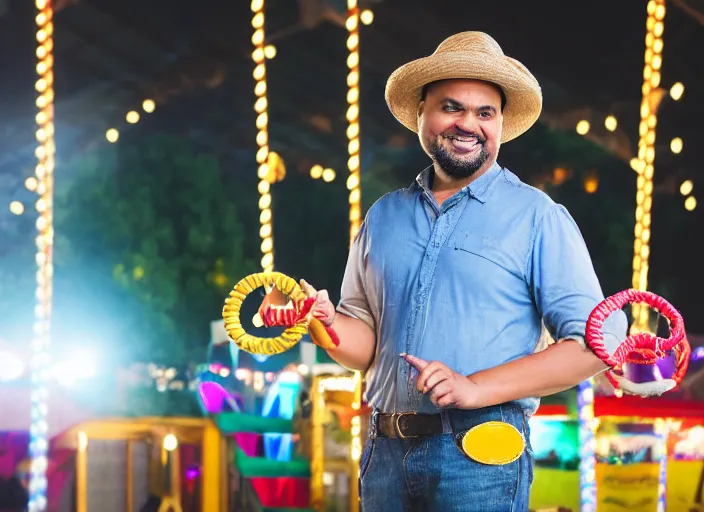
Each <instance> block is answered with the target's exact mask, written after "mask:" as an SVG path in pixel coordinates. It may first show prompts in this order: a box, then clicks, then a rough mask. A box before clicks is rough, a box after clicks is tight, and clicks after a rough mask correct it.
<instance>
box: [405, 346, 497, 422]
mask: <svg viewBox="0 0 704 512" xmlns="http://www.w3.org/2000/svg"><path fill="white" fill-rule="evenodd" d="M401 357H403V358H404V359H405V360H406V361H407V362H408V363H409V364H410V365H411V366H413V367H414V368H415V369H416V370H418V371H419V372H420V374H419V375H418V378H417V379H416V388H417V389H418V391H420V392H421V393H423V394H430V395H429V396H430V400H431V401H432V402H433V403H434V404H435V405H436V406H437V407H444V408H445V407H447V408H449V407H453V408H457V409H477V408H479V407H484V405H483V404H482V397H481V393H480V392H481V388H480V387H479V386H478V385H477V384H475V383H474V382H472V380H470V379H469V377H466V376H464V375H461V374H459V373H457V372H454V371H452V370H450V368H448V367H447V366H446V365H444V364H443V363H441V362H439V361H431V362H427V361H425V360H423V359H421V358H419V357H415V356H412V355H409V354H401Z"/></svg>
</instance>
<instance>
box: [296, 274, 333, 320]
mask: <svg viewBox="0 0 704 512" xmlns="http://www.w3.org/2000/svg"><path fill="white" fill-rule="evenodd" d="M301 288H302V289H303V291H304V292H305V293H306V295H307V296H308V298H314V299H315V303H314V304H313V308H312V309H311V314H312V315H313V316H314V317H315V318H317V319H318V320H320V321H321V322H322V324H323V325H324V326H325V327H330V326H331V325H332V322H333V320H335V305H334V304H333V303H332V302H331V301H330V296H329V295H328V291H327V290H320V291H317V290H316V289H315V288H313V287H312V286H311V285H310V284H308V283H307V282H306V280H305V279H301Z"/></svg>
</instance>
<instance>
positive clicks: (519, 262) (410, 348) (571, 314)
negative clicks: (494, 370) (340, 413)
mask: <svg viewBox="0 0 704 512" xmlns="http://www.w3.org/2000/svg"><path fill="white" fill-rule="evenodd" d="M431 172H432V167H429V168H428V169H426V170H425V171H423V172H422V173H421V174H420V175H419V176H418V177H417V179H416V180H415V182H414V183H413V184H411V186H409V187H408V188H405V189H401V190H397V191H395V192H391V193H389V194H387V195H385V196H383V197H382V198H381V199H379V200H378V201H377V202H376V203H375V204H374V205H373V206H372V207H371V208H370V209H369V211H368V212H367V216H366V218H365V220H364V223H363V225H362V228H361V230H360V232H359V234H358V236H357V238H356V240H355V242H354V243H353V245H352V248H351V250H350V254H349V259H348V262H347V267H346V270H345V275H344V279H343V283H342V290H341V298H340V303H339V305H338V308H337V309H338V311H339V312H341V313H343V314H346V315H349V316H351V317H354V318H358V319H360V320H362V321H364V322H365V323H366V324H367V325H369V326H370V327H371V328H372V329H373V330H374V332H375V334H376V353H375V357H374V360H373V362H372V364H371V366H370V368H369V369H368V370H367V372H366V375H365V378H366V384H367V388H366V398H367V400H368V402H369V403H370V405H371V406H373V407H376V408H379V409H380V410H381V411H382V412H405V411H418V412H424V413H433V412H437V408H436V407H435V406H434V405H433V404H432V402H431V401H430V400H429V398H428V397H427V396H425V395H422V394H421V393H419V392H418V391H417V390H416V388H415V382H414V381H415V376H416V372H415V370H413V369H412V368H411V367H410V366H409V365H408V363H406V362H405V361H404V360H403V359H401V358H400V357H399V354H400V353H402V352H407V353H409V354H413V355H415V356H418V357H421V358H423V359H425V360H428V361H430V360H438V361H441V362H443V363H445V364H446V365H448V366H449V367H450V368H451V369H453V370H454V371H456V372H458V373H460V374H463V375H471V374H472V373H475V372H478V371H480V370H484V369H487V368H491V367H494V366H498V365H501V364H503V363H506V362H508V361H511V360H513V359H517V358H520V357H523V356H527V355H529V354H532V353H534V352H535V351H537V350H541V349H543V348H545V346H546V345H545V343H544V341H545V340H547V339H548V338H547V337H546V336H545V335H544V334H545V331H547V333H549V337H550V338H552V339H553V340H557V341H558V342H559V341H560V340H563V339H566V338H570V339H577V340H578V341H580V342H582V343H583V342H584V332H585V326H586V320H587V318H588V316H589V313H590V312H591V310H592V309H593V308H594V307H595V306H596V305H597V304H598V303H599V302H600V301H601V300H603V298H604V296H603V293H602V291H601V287H600V285H599V281H598V279H597V276H596V275H595V272H594V268H593V265H592V262H591V259H590V256H589V253H588V251H587V247H586V245H585V243H584V240H583V238H582V235H581V233H580V231H579V229H578V227H577V225H576V224H575V222H574V220H573V219H572V217H571V216H570V215H569V213H568V212H567V210H566V209H565V208H564V207H563V206H561V205H559V204H556V203H555V202H553V201H552V200H551V199H550V198H549V197H548V196H547V195H546V194H544V193H543V192H541V191H539V190H537V189H535V188H533V187H531V186H529V185H526V184H524V183H523V182H521V181H520V180H519V179H518V178H517V177H516V176H515V175H514V174H513V173H511V172H510V171H508V170H507V169H504V168H502V167H501V166H499V165H498V164H494V165H493V166H492V167H491V168H490V169H489V170H488V171H486V172H485V173H484V174H483V175H481V176H480V177H479V178H477V179H476V180H474V181H473V182H472V183H471V184H469V185H468V186H466V187H464V188H463V189H462V190H460V191H459V192H457V193H456V194H455V195H453V196H452V197H450V198H448V199H447V200H446V201H445V202H444V203H443V205H442V206H438V203H437V202H436V200H435V198H434V196H433V194H432V192H431V191H430V188H429V179H430V177H431V174H430V173H431ZM626 330H627V320H626V316H625V314H624V313H623V312H619V313H616V314H614V315H612V316H611V317H609V319H608V320H607V321H606V323H605V324H604V329H603V332H604V343H605V345H606V347H607V349H608V350H609V351H610V352H611V353H613V352H614V350H615V349H616V347H617V346H618V345H619V344H620V342H621V341H622V340H623V339H624V338H625V336H626ZM520 403H521V405H522V406H523V407H524V409H525V410H526V412H527V413H528V414H532V413H533V412H535V410H536V409H537V407H538V403H539V400H538V399H537V398H531V397H528V398H526V399H524V400H521V401H520Z"/></svg>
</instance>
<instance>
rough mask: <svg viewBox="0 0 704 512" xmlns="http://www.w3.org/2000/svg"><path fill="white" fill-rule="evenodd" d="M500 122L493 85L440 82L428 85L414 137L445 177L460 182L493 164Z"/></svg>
mask: <svg viewBox="0 0 704 512" xmlns="http://www.w3.org/2000/svg"><path fill="white" fill-rule="evenodd" d="M502 120H503V118H502V115H501V93H500V92H499V89H498V88H497V87H496V86H495V85H493V84H489V83H487V82H482V81H479V80H443V81H441V82H437V83H434V84H432V85H430V87H429V88H428V90H427V94H426V97H425V100H424V101H422V102H421V104H420V105H419V107H418V137H419V138H420V143H421V145H422V146H423V149H424V150H425V152H426V153H427V154H428V156H429V157H430V158H432V159H433V160H434V161H435V162H436V163H437V164H438V165H439V166H440V168H441V169H442V170H443V171H444V172H445V174H447V175H448V176H449V177H451V178H454V179H458V180H462V179H466V178H469V177H471V176H472V175H473V174H474V173H476V172H477V171H479V170H480V169H484V168H486V167H488V166H490V165H491V164H493V163H494V162H495V161H496V157H497V156H498V153H499V146H500V145H501V123H502Z"/></svg>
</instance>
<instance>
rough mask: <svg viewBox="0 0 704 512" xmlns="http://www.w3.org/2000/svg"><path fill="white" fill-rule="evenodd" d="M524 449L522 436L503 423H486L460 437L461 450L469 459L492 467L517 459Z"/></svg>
mask: <svg viewBox="0 0 704 512" xmlns="http://www.w3.org/2000/svg"><path fill="white" fill-rule="evenodd" d="M525 447H526V442H525V439H523V434H521V433H520V432H519V431H518V429H517V428H516V427H514V426H513V425H511V424H509V423H504V422H503V421H487V422H486V423H482V424H480V425H477V426H476V427H473V428H471V429H470V430H469V431H467V433H466V434H465V435H464V436H463V437H462V450H463V451H464V453H466V454H467V456H468V457H469V458H471V459H473V460H476V461H477V462H481V463H482V464H491V465H494V466H497V465H501V464H508V463H510V462H513V461H514V460H516V459H518V458H519V457H520V456H521V454H522V453H523V450H524V449H525Z"/></svg>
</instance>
